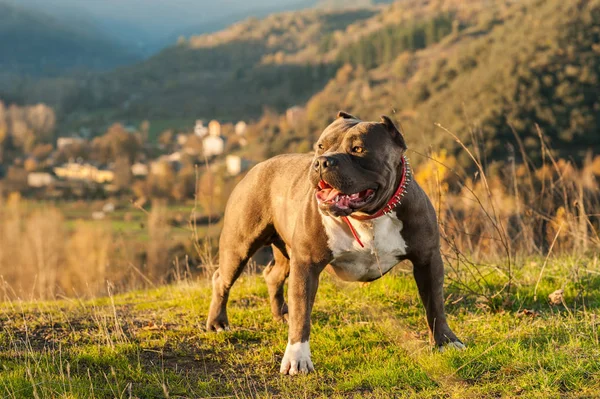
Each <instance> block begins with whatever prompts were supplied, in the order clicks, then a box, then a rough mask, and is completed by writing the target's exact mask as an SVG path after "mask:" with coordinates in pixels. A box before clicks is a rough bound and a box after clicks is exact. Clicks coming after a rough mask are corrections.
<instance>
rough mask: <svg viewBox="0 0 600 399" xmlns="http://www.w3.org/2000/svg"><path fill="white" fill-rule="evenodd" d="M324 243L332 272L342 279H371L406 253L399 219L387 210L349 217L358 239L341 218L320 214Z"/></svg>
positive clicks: (379, 274)
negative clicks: (330, 255)
mask: <svg viewBox="0 0 600 399" xmlns="http://www.w3.org/2000/svg"><path fill="white" fill-rule="evenodd" d="M321 218H322V220H323V225H324V226H325V232H326V233H327V239H328V240H327V243H328V246H329V249H330V250H331V252H333V260H332V261H331V262H330V265H331V269H332V270H333V272H334V273H335V274H336V275H337V276H338V277H339V278H341V279H342V280H346V281H372V280H375V279H378V278H379V277H381V276H383V275H384V274H385V273H387V272H388V271H389V270H390V269H391V268H392V267H394V266H395V265H396V264H398V257H399V256H402V255H406V242H404V238H402V234H401V232H402V227H403V226H402V221H400V220H398V218H396V215H393V214H387V215H383V216H381V217H379V218H376V219H372V220H364V221H360V220H356V219H352V218H350V222H351V223H352V226H353V227H354V229H355V230H356V233H357V234H358V237H359V238H360V241H361V242H362V243H363V245H364V247H361V246H360V244H359V243H358V241H357V240H356V239H355V238H354V236H353V235H352V232H351V231H350V228H349V227H348V226H347V225H346V223H345V222H344V221H343V220H342V218H337V217H332V216H325V215H321Z"/></svg>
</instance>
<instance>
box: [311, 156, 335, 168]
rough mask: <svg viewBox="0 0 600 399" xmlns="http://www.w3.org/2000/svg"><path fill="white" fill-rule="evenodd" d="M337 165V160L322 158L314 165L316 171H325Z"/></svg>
mask: <svg viewBox="0 0 600 399" xmlns="http://www.w3.org/2000/svg"><path fill="white" fill-rule="evenodd" d="M335 165H337V161H336V160H335V158H331V157H324V156H320V157H318V158H317V159H316V160H315V164H314V165H313V166H314V168H315V170H325V169H327V168H331V167H333V166H335Z"/></svg>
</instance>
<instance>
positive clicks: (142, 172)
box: [131, 162, 148, 177]
mask: <svg viewBox="0 0 600 399" xmlns="http://www.w3.org/2000/svg"><path fill="white" fill-rule="evenodd" d="M131 174H132V175H134V176H136V177H144V176H148V165H146V164H144V163H141V162H136V163H134V164H133V165H131Z"/></svg>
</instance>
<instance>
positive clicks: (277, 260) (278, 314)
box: [263, 244, 290, 321]
mask: <svg viewBox="0 0 600 399" xmlns="http://www.w3.org/2000/svg"><path fill="white" fill-rule="evenodd" d="M282 245H283V244H282ZM271 247H272V248H273V258H274V263H273V264H272V265H269V266H267V267H266V268H265V270H264V271H263V276H264V277H265V281H266V282H267V288H268V290H269V300H270V302H271V313H272V314H273V318H274V319H275V320H280V321H283V320H287V315H288V307H287V305H286V303H285V299H284V296H283V285H284V283H285V280H286V279H287V277H288V275H289V274H290V260H289V259H288V256H287V253H284V252H282V250H280V249H279V248H278V245H277V244H273V245H271ZM283 250H284V251H285V247H283Z"/></svg>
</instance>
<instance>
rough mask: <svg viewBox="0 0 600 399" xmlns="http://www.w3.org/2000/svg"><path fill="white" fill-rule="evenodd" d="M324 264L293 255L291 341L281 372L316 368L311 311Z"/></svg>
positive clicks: (291, 373) (289, 303)
mask: <svg viewBox="0 0 600 399" xmlns="http://www.w3.org/2000/svg"><path fill="white" fill-rule="evenodd" d="M322 269H323V268H322V267H318V266H315V265H312V264H309V263H298V262H295V261H294V259H293V258H292V261H291V264H290V277H289V285H288V311H289V314H288V323H289V333H288V343H287V348H286V349H285V354H284V355H283V360H282V361H281V369H280V372H281V373H282V374H290V375H294V374H298V373H308V372H310V371H313V370H314V369H315V368H314V366H313V363H312V360H311V355H310V346H309V343H308V340H309V336H310V314H311V311H312V307H313V303H314V302H315V295H316V294H317V288H318V286H319V274H320V273H321V270H322Z"/></svg>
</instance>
